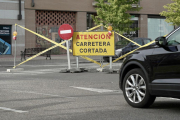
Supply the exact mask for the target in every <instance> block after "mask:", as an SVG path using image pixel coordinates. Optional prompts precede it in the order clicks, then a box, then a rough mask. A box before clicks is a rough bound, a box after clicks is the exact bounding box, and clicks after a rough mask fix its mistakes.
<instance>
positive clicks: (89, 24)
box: [87, 13, 97, 29]
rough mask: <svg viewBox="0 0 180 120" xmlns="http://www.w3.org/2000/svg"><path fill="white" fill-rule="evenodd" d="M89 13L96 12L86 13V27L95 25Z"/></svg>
mask: <svg viewBox="0 0 180 120" xmlns="http://www.w3.org/2000/svg"><path fill="white" fill-rule="evenodd" d="M91 15H97V14H96V13H87V29H90V28H92V27H94V26H95V23H94V21H93V19H92V17H91Z"/></svg>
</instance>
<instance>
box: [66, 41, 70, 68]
mask: <svg viewBox="0 0 180 120" xmlns="http://www.w3.org/2000/svg"><path fill="white" fill-rule="evenodd" d="M68 42H69V41H68V40H66V47H67V59H68V69H69V70H70V69H71V65H70V56H69V43H68Z"/></svg>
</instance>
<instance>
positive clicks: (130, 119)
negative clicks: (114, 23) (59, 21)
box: [0, 63, 180, 120]
mask: <svg viewBox="0 0 180 120" xmlns="http://www.w3.org/2000/svg"><path fill="white" fill-rule="evenodd" d="M113 65H114V66H113V68H115V67H116V68H119V66H120V63H116V64H113ZM66 66H67V63H61V64H58V65H56V64H55V65H53V64H50V65H49V66H45V65H43V66H42V65H38V64H36V65H34V66H33V65H28V64H26V65H24V66H22V67H23V68H24V69H25V70H24V71H22V72H17V73H7V72H5V70H6V68H7V67H1V69H0V71H1V72H0V120H149V119H151V120H170V119H171V120H179V117H180V114H179V113H180V101H179V100H177V99H170V98H157V99H156V101H155V103H154V104H153V105H152V106H151V107H150V108H147V109H137V108H132V107H130V106H129V105H128V104H127V103H126V101H125V100H124V97H123V94H122V91H120V90H119V86H118V82H119V81H118V77H119V76H118V74H108V73H101V72H98V73H89V72H84V73H59V71H60V70H61V69H63V68H66ZM72 66H75V64H72ZM81 67H98V66H96V65H94V64H92V63H82V64H81Z"/></svg>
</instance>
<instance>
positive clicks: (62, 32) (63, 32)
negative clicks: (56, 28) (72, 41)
mask: <svg viewBox="0 0 180 120" xmlns="http://www.w3.org/2000/svg"><path fill="white" fill-rule="evenodd" d="M67 33H71V30H61V31H60V34H67Z"/></svg>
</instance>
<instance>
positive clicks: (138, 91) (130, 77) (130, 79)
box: [123, 69, 156, 108]
mask: <svg viewBox="0 0 180 120" xmlns="http://www.w3.org/2000/svg"><path fill="white" fill-rule="evenodd" d="M123 81H124V82H123V94H124V97H125V99H126V101H127V103H128V104H129V105H131V106H133V107H137V108H143V107H149V106H150V105H151V104H152V103H153V102H154V100H155V98H156V97H155V96H152V95H150V94H149V88H148V82H147V79H146V76H145V74H144V72H143V71H142V70H141V69H132V70H130V71H129V72H128V73H127V74H126V75H125V77H124V80H123Z"/></svg>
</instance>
